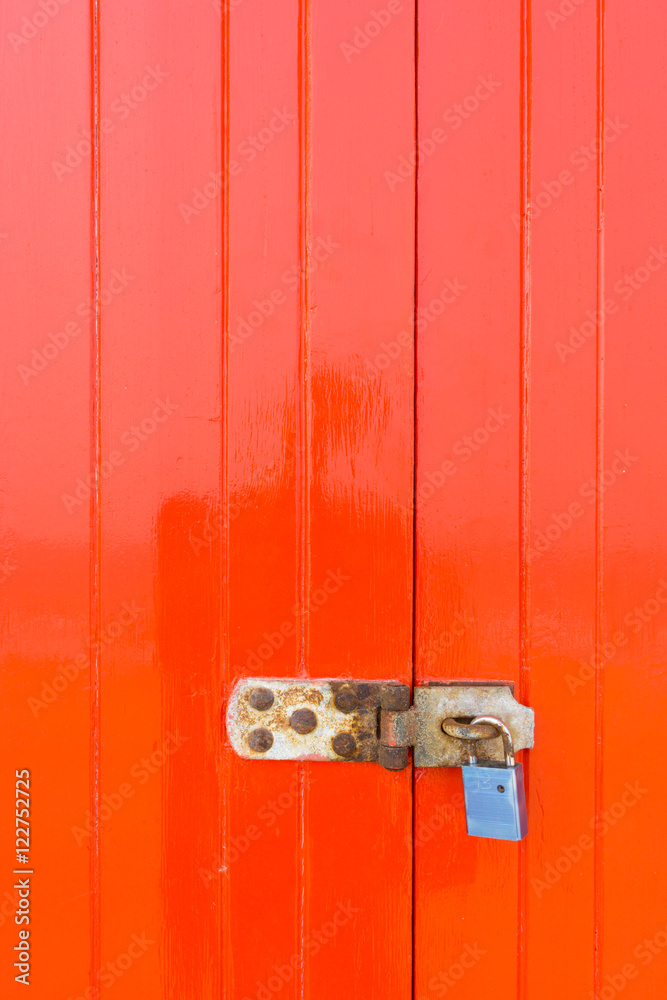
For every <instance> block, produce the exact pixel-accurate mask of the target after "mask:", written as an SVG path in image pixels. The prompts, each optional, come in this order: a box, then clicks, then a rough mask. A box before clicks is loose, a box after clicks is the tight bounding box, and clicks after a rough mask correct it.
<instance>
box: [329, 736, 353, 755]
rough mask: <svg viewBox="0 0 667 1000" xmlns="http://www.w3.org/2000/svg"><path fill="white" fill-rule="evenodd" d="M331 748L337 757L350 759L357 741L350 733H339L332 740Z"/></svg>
mask: <svg viewBox="0 0 667 1000" xmlns="http://www.w3.org/2000/svg"><path fill="white" fill-rule="evenodd" d="M331 746H332V747H333V748H334V752H335V753H337V754H338V756H339V757H351V756H352V754H353V753H354V751H355V750H356V749H357V741H356V740H355V738H354V736H352V734H351V733H339V734H338V736H334V738H333V739H332V741H331Z"/></svg>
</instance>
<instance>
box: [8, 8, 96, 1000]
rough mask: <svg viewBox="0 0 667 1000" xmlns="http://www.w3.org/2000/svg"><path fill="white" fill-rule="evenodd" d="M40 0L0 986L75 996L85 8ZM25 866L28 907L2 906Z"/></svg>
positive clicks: (87, 257)
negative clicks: (20, 788) (49, 6)
mask: <svg viewBox="0 0 667 1000" xmlns="http://www.w3.org/2000/svg"><path fill="white" fill-rule="evenodd" d="M54 6H55V8H56V11H55V12H53V11H51V13H50V14H48V15H47V14H46V13H45V12H44V11H42V10H40V9H38V8H37V6H35V7H31V6H26V5H25V4H23V3H19V2H16V0H10V2H9V3H7V4H5V5H4V6H3V56H2V65H1V68H0V79H1V81H2V89H3V101H2V105H1V106H0V127H1V128H2V136H3V146H4V155H3V159H2V167H1V168H0V169H1V171H2V191H3V210H2V221H1V222H0V256H1V257H2V268H1V269H0V288H1V294H2V302H3V335H2V337H1V338H0V352H1V353H2V364H1V366H0V370H1V372H2V375H1V381H2V387H1V390H0V396H1V398H2V427H3V463H2V485H1V492H2V548H1V549H0V565H1V569H0V608H1V610H0V623H1V624H0V630H1V634H2V650H3V654H2V700H1V720H2V722H1V725H0V760H1V761H2V769H1V774H2V781H1V788H0V804H1V809H2V824H0V825H1V831H0V845H1V850H2V858H3V867H2V880H1V889H0V941H1V943H2V954H3V957H4V958H3V969H2V995H3V996H4V997H8V998H9V997H12V998H13V997H20V996H23V995H25V985H26V983H27V984H29V986H30V990H29V995H30V996H33V997H35V998H39V1000H46V998H51V997H53V996H62V997H68V996H72V997H73V998H74V997H77V998H78V997H79V996H80V994H82V993H83V991H84V990H85V989H86V988H87V987H88V986H89V985H90V978H89V976H90V972H89V969H90V964H91V955H92V953H93V950H94V943H93V941H92V939H91V929H92V926H93V925H92V922H91V901H92V900H93V899H94V872H91V869H90V859H89V855H88V853H87V851H85V850H82V849H81V848H80V847H79V845H78V844H77V842H76V839H75V836H74V833H73V831H74V827H75V826H76V824H79V823H82V822H83V821H84V820H85V816H86V811H87V810H89V809H90V807H91V803H90V787H91V786H90V764H89V761H90V734H91V699H90V672H91V671H90V664H91V625H90V617H91V607H90V603H89V575H90V538H91V507H90V502H89V493H88V492H87V487H86V480H87V479H88V475H89V473H90V471H91V460H90V449H91V420H90V395H89V393H90V387H89V386H90V377H89V376H90V372H89V369H90V358H91V344H92V339H91V323H90V312H89V310H88V304H89V301H90V298H91V287H92V255H91V243H90V230H91V169H90V165H91V160H90V146H89V144H88V140H87V139H86V138H85V132H86V130H89V129H90V127H91V73H90V14H89V10H88V8H87V7H86V6H85V5H78V6H77V5H74V4H72V5H71V7H62V8H60V7H58V5H54ZM63 67H66V71H64V70H63ZM88 135H90V132H88ZM68 143H73V144H74V146H78V144H79V143H81V144H82V145H81V148H82V149H83V150H84V152H83V154H82V155H81V156H80V157H79V154H78V153H77V152H76V149H74V150H72V152H71V154H69V151H68V150H67V148H66V147H67V144H68ZM70 155H71V160H70V162H72V163H73V166H72V167H71V168H70V167H68V166H67V165H66V163H65V159H66V157H68V156H70ZM77 477H81V478H82V480H83V483H82V485H81V487H80V488H79V489H78V495H77V496H73V494H74V493H75V492H76V491H77V487H78V484H77ZM17 769H18V770H19V772H21V771H23V769H27V770H28V771H29V772H30V815H29V820H30V824H31V838H30V849H29V851H28V852H26V853H27V857H28V859H29V863H28V864H17V863H16V831H15V813H16V790H15V789H16V777H15V773H16V770H17ZM24 808H25V806H23V805H22V806H21V809H24ZM20 818H21V819H25V814H21V816H20ZM14 869H16V870H24V871H30V872H31V873H32V874H30V875H20V874H18V875H14V874H12V871H13V870H14ZM91 876H92V877H91ZM26 879H27V880H29V883H30V884H29V888H30V896H29V900H30V910H29V922H28V923H16V916H15V915H16V912H17V909H18V890H17V889H14V888H13V886H17V885H18V884H19V881H25V880H26ZM22 891H23V890H22ZM25 931H27V932H28V933H29V935H30V937H29V938H28V939H27V940H28V942H29V945H30V948H29V952H30V956H31V959H30V963H29V964H30V971H29V975H28V978H27V979H24V980H23V981H17V979H16V978H15V977H17V976H20V975H21V974H22V973H23V971H24V970H23V969H21V968H19V967H17V966H15V965H14V963H15V962H18V963H19V965H21V964H22V963H21V962H20V959H19V953H18V952H17V951H15V950H14V949H15V948H16V947H18V945H19V940H20V939H19V934H20V932H25ZM24 940H25V939H24Z"/></svg>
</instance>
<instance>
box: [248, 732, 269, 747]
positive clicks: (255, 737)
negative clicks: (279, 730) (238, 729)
mask: <svg viewBox="0 0 667 1000" xmlns="http://www.w3.org/2000/svg"><path fill="white" fill-rule="evenodd" d="M248 746H249V747H250V749H251V750H254V752H255V753H266V751H267V750H270V749H271V747H272V746H273V735H272V734H271V733H270V732H269V730H268V729H253V731H252V732H251V733H250V734H249V736H248Z"/></svg>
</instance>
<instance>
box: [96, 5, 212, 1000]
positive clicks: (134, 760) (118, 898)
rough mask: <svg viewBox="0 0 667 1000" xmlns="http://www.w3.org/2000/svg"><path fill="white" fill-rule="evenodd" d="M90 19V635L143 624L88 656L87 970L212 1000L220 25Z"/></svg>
mask: <svg viewBox="0 0 667 1000" xmlns="http://www.w3.org/2000/svg"><path fill="white" fill-rule="evenodd" d="M99 16H100V23H99V36H98V37H99V95H100V97H99V127H100V151H99V169H100V184H99V198H100V224H99V237H98V243H99V247H98V251H99V259H100V262H101V269H100V279H99V280H100V289H99V299H100V307H101V316H100V325H101V337H100V359H99V386H100V404H99V405H100V428H101V438H100V453H99V457H100V462H101V465H100V471H101V479H100V482H101V490H100V493H101V496H100V536H99V547H100V560H99V571H98V572H99V575H98V578H97V579H98V588H99V594H100V614H101V619H102V621H103V622H106V621H108V620H113V619H114V617H116V616H118V615H119V614H120V613H121V609H122V608H123V607H124V606H127V605H129V606H131V607H135V606H136V608H137V609H138V613H137V617H136V620H135V621H134V622H133V623H132V625H131V627H129V628H128V629H127V630H126V631H124V632H123V634H122V636H120V637H119V638H118V640H117V642H116V643H115V644H114V646H113V648H108V649H106V648H105V649H103V650H102V656H101V666H100V724H101V730H100V737H99V765H100V775H99V782H100V794H101V799H100V807H99V819H98V833H97V836H98V839H99V859H100V869H101V875H100V896H101V909H100V919H101V945H100V956H99V960H100V963H101V965H102V968H104V969H107V968H108V963H111V965H112V967H113V968H114V969H117V970H118V973H117V975H116V980H115V981H116V982H117V983H118V989H119V992H120V993H122V995H123V996H124V997H127V998H128V1000H132V998H135V997H146V996H154V995H156V994H157V993H160V994H162V993H164V995H165V996H177V995H178V996H184V995H197V996H199V997H207V998H208V997H211V998H212V997H217V996H219V995H220V992H221V988H220V969H221V944H222V932H221V925H222V907H221V903H220V899H221V888H222V887H221V883H220V881H219V879H217V878H215V879H214V880H213V881H207V880H206V878H204V877H202V874H201V873H202V871H210V870H211V869H212V868H213V869H214V870H216V871H218V870H219V867H220V862H219V860H218V859H219V856H220V831H221V806H220V792H219V782H218V779H217V773H216V769H217V766H218V764H219V761H220V757H221V732H220V717H219V711H220V701H221V697H220V695H221V691H220V668H219V660H218V656H219V650H220V615H219V608H220V582H219V565H220V538H219V537H217V538H216V537H215V536H214V537H213V538H212V540H211V541H210V543H206V544H205V546H204V551H201V550H200V549H198V548H196V546H194V545H193V544H192V542H191V538H196V537H199V535H200V534H201V532H202V530H203V528H204V525H205V523H206V521H207V519H209V518H210V519H212V520H213V521H214V522H215V514H216V512H217V511H218V510H219V505H220V477H221V422H220V412H221V352H220V341H221V336H220V330H221V311H222V310H221V270H222V268H221V242H222V241H221V230H222V227H221V198H220V193H219V192H220V186H219V184H215V185H214V187H213V188H212V189H211V188H210V187H209V185H211V184H212V183H213V182H212V179H211V174H212V175H213V177H215V176H217V174H218V172H219V171H220V168H221V135H220V107H221V42H220V37H221V25H220V18H219V16H218V14H217V12H216V10H215V7H214V6H213V5H212V4H201V5H198V6H197V7H196V8H194V7H192V8H190V7H187V8H186V7H181V6H178V5H176V4H168V5H167V7H166V8H165V6H164V5H163V4H158V3H153V2H151V3H142V4H133V3H129V2H125V0H115V2H113V3H111V4H107V5H104V4H101V5H100V8H99ZM197 192H200V193H199V194H198V193H197ZM109 292H111V294H109ZM105 807H106V808H105ZM194 913H196V915H197V919H196V922H193V919H192V915H193V914H194ZM128 955H129V964H128V959H127V958H121V957H120V956H128ZM121 977H122V978H121Z"/></svg>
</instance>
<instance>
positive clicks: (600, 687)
mask: <svg viewBox="0 0 667 1000" xmlns="http://www.w3.org/2000/svg"><path fill="white" fill-rule="evenodd" d="M604 19H605V0H598V8H597V139H598V154H597V164H596V167H597V310H598V312H597V332H596V433H595V440H596V444H595V449H596V451H595V464H596V477H595V478H596V490H595V637H594V643H595V816H596V823H595V837H594V852H595V861H594V874H593V880H594V900H595V902H594V908H595V915H594V940H595V964H594V970H593V985H594V991H595V993H596V995H597V993H598V992H599V990H600V985H601V983H600V974H601V971H600V970H601V964H602V960H601V944H602V927H601V916H602V905H603V899H602V887H603V875H604V873H603V864H604V855H603V845H602V840H601V834H600V824H599V822H598V820H599V817H600V815H601V812H602V807H603V804H604V786H603V772H604V755H603V735H604V734H603V721H604V718H603V716H604V703H603V696H604V681H603V670H604V667H603V663H602V653H601V651H602V647H603V630H604V589H603V585H604V548H603V542H604V482H603V476H604V335H605V317H604V310H603V308H602V307H603V304H604V168H605V161H604V154H605V137H604V131H605V129H604Z"/></svg>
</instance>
